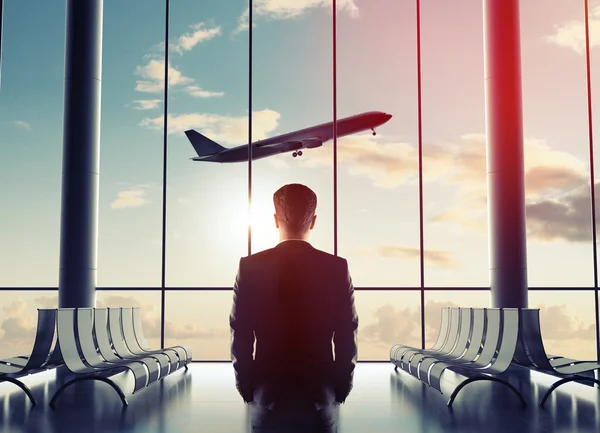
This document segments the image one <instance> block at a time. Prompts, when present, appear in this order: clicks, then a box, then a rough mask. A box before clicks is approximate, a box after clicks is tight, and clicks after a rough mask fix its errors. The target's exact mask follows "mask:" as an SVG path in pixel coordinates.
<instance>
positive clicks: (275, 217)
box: [273, 213, 279, 228]
mask: <svg viewBox="0 0 600 433" xmlns="http://www.w3.org/2000/svg"><path fill="white" fill-rule="evenodd" d="M273 219H274V220H275V228H279V221H278V220H277V214H276V213H274V214H273Z"/></svg>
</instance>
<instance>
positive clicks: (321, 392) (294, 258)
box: [229, 184, 358, 433]
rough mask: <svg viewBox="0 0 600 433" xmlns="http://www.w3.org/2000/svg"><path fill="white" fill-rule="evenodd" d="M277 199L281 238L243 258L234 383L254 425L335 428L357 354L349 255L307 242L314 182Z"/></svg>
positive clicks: (236, 292) (236, 300)
mask: <svg viewBox="0 0 600 433" xmlns="http://www.w3.org/2000/svg"><path fill="white" fill-rule="evenodd" d="M273 202H274V204H275V215H274V216H275V225H276V227H277V228H278V229H279V237H280V242H279V244H278V245H277V246H276V247H274V248H271V249H268V250H265V251H262V252H259V253H256V254H252V255H250V256H248V257H243V258H242V259H241V260H240V265H239V270H238V274H237V277H236V280H235V286H234V289H233V308H232V310H231V316H230V319H229V322H230V325H231V338H232V340H231V359H232V361H233V368H234V369H235V375H236V387H237V389H238V391H239V393H240V394H241V396H242V398H243V399H244V401H245V402H246V403H250V404H251V406H250V414H251V422H252V431H253V432H263V433H266V432H286V433H288V432H289V433H292V432H295V431H298V432H335V431H336V430H337V418H338V411H339V408H338V405H339V404H341V403H343V402H344V401H345V399H346V397H347V396H348V394H349V393H350V390H351V389H352V380H353V374H354V367H355V365H356V358H357V347H356V337H357V328H358V316H357V314H356V310H355V307H354V287H353V285H352V280H351V278H350V274H349V272H348V263H347V262H346V260H345V259H343V258H340V257H336V256H333V255H331V254H328V253H326V252H323V251H320V250H318V249H316V248H314V247H312V246H311V245H310V243H308V241H307V239H308V237H309V233H310V231H311V230H312V229H313V227H314V225H315V221H316V218H317V217H316V215H315V209H316V206H317V197H316V195H315V193H314V192H313V191H312V190H311V189H309V188H308V187H306V186H304V185H300V184H290V185H285V186H283V187H282V188H280V189H279V190H278V191H277V192H275V194H274V195H273ZM332 340H333V344H334V346H335V348H334V349H332ZM255 341H256V352H255V354H254V357H253V346H254V343H255ZM333 352H335V360H334V354H333Z"/></svg>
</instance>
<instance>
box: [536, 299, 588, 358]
mask: <svg viewBox="0 0 600 433" xmlns="http://www.w3.org/2000/svg"><path fill="white" fill-rule="evenodd" d="M529 306H530V307H531V308H539V309H540V324H541V329H542V340H543V342H544V348H545V349H546V353H548V355H556V356H564V357H567V358H573V359H580V360H590V359H596V323H595V320H596V318H595V314H596V312H595V311H594V292H593V291H591V290H587V291H579V290H571V291H569V292H565V291H535V292H529Z"/></svg>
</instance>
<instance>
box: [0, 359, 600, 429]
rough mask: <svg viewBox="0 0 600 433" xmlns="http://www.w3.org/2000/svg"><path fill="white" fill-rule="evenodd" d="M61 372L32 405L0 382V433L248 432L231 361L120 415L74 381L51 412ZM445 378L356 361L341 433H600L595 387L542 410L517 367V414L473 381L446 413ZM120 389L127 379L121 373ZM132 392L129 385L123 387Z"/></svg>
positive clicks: (153, 389) (177, 380) (537, 378)
mask: <svg viewBox="0 0 600 433" xmlns="http://www.w3.org/2000/svg"><path fill="white" fill-rule="evenodd" d="M57 375H58V380H59V381H60V373H56V372H54V371H51V372H45V373H40V374H37V375H33V376H30V377H27V378H26V379H25V380H24V382H25V383H27V384H28V385H30V386H31V387H32V391H33V394H34V396H35V398H36V400H37V401H38V405H37V406H36V407H35V408H33V409H31V408H30V404H29V401H28V400H27V398H26V397H25V394H24V393H23V392H22V391H21V390H19V389H18V388H17V387H16V386H15V385H13V384H10V383H1V384H0V432H2V433H13V432H15V433H16V432H36V433H44V432H53V433H54V432H56V433H59V432H60V433H67V432H128V433H130V432H131V433H133V432H135V433H141V432H144V433H154V432H157V433H158V432H161V433H162V432H165V433H166V432H169V433H176V432H182V433H183V432H185V433H187V432H194V433H196V432H210V433H228V432H232V433H236V432H248V431H249V423H248V421H249V419H248V411H247V408H246V406H245V405H244V404H243V403H242V401H241V399H240V397H239V396H238V394H237V392H236V390H235V387H234V381H233V371H232V367H231V364H229V363H202V364H200V363H195V364H192V365H191V366H190V369H189V371H187V372H184V371H181V372H176V373H174V374H173V375H172V376H170V377H167V378H166V379H164V380H163V381H161V382H159V383H158V384H154V385H152V386H150V387H149V388H147V389H145V390H143V391H141V392H139V393H138V394H135V395H127V398H128V400H129V403H130V404H129V406H128V407H127V408H126V409H125V410H123V409H122V405H121V402H120V400H119V398H118V397H117V394H116V393H115V392H114V390H113V389H111V388H110V387H109V386H108V385H106V384H104V383H97V382H80V383H77V384H75V385H74V386H73V387H72V388H70V389H69V390H68V391H67V392H65V394H63V395H62V396H61V398H60V399H59V400H58V401H57V403H56V408H55V410H52V409H50V407H49V406H48V402H49V400H50V399H51V398H52V395H53V394H54V391H55V389H56V386H57V385H56V383H57ZM456 379H457V377H456V376H454V375H453V374H452V373H449V374H447V375H446V380H445V384H444V388H443V389H444V395H441V394H439V393H438V392H436V391H434V390H433V389H430V388H426V387H425V386H423V385H422V384H421V383H420V382H419V381H417V380H416V379H414V378H412V377H411V376H408V375H407V374H406V373H404V372H399V373H395V372H394V370H393V367H392V365H391V364H389V363H360V364H358V366H357V369H356V377H355V386H354V390H353V391H352V394H351V395H350V397H349V398H348V401H347V403H346V404H344V405H343V406H342V407H341V411H340V422H339V433H358V432H360V433H364V432H377V433H385V432H411V433H420V432H426V433H436V432H511V433H513V432H514V433H517V432H519V433H526V432H598V431H600V390H599V389H598V388H593V387H592V386H588V385H583V384H577V383H569V384H566V385H563V386H562V387H561V388H559V389H558V391H556V392H555V394H554V396H553V397H551V398H550V399H549V400H548V402H547V405H546V408H545V409H540V408H539V401H540V399H541V397H542V396H543V394H544V393H545V391H546V390H547V389H548V387H549V386H551V385H552V383H553V382H555V381H556V379H555V378H553V377H550V376H547V375H542V374H538V373H528V372H525V371H523V370H522V369H518V370H517V371H516V372H514V379H513V380H511V383H513V385H514V386H515V387H516V388H517V389H519V390H520V391H521V392H522V393H523V395H524V396H525V398H526V400H527V402H528V407H526V408H524V409H523V408H521V406H520V403H519V401H518V399H517V398H516V396H515V395H514V394H512V393H511V391H509V390H508V388H505V387H504V386H503V385H501V384H497V383H491V382H476V383H472V384H469V385H468V386H466V387H465V388H464V389H463V390H462V391H461V393H460V394H459V396H458V398H457V399H456V400H455V402H454V406H453V409H452V410H449V409H448V408H447V407H446V401H447V398H448V397H449V392H447V391H446V389H448V390H451V389H452V383H453V382H454V381H456ZM117 380H118V381H119V382H120V383H121V384H123V385H124V386H125V387H127V386H131V385H132V383H131V380H132V378H131V377H129V376H127V375H126V374H121V375H120V376H119V377H117ZM129 389H131V388H129Z"/></svg>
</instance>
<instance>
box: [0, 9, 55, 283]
mask: <svg viewBox="0 0 600 433" xmlns="http://www.w3.org/2000/svg"><path fill="white" fill-rule="evenodd" d="M4 3H5V4H4V19H3V22H4V23H3V24H4V30H3V38H2V45H3V50H2V60H3V61H2V83H1V84H2V86H1V87H0V119H2V121H1V122H0V137H1V138H0V155H1V156H0V185H2V187H0V203H1V205H0V206H1V208H2V210H1V211H0V244H1V245H2V248H1V249H0V263H1V265H0V269H2V272H0V287H2V286H4V287H33V286H51V287H56V285H57V283H58V268H59V266H58V261H59V248H58V245H59V232H60V230H59V228H60V196H61V180H62V177H61V167H62V159H61V158H62V132H63V131H62V119H63V112H62V106H63V88H64V85H63V83H64V60H63V59H64V49H65V2H41V3H39V4H36V5H35V7H31V6H32V5H31V3H29V2H22V1H16V2H14V1H10V2H9V1H7V2H4Z"/></svg>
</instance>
